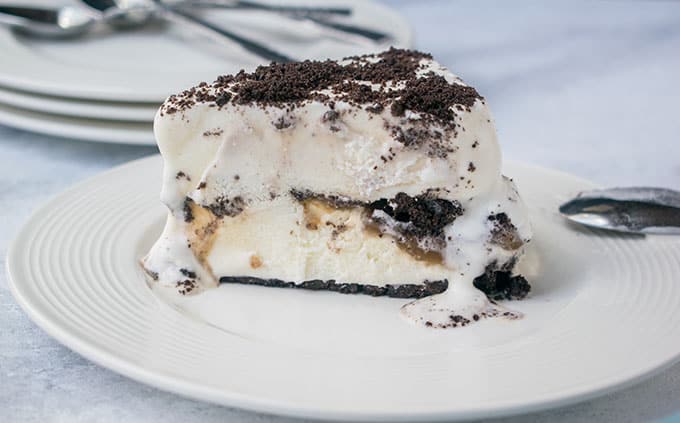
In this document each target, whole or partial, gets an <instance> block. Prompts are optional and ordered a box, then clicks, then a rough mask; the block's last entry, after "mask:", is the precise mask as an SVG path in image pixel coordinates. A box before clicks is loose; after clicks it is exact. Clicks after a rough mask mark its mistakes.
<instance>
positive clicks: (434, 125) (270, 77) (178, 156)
mask: <svg viewBox="0 0 680 423" xmlns="http://www.w3.org/2000/svg"><path fill="white" fill-rule="evenodd" d="M155 134H156V138H157V141H158V146H159V148H160V151H161V154H162V156H163V159H164V171H163V188H162V192H161V199H162V201H163V203H165V205H167V207H168V210H169V212H168V217H167V223H166V226H165V230H164V231H163V234H162V235H161V237H160V239H159V240H158V241H157V242H156V244H155V245H154V246H153V248H152V249H151V251H150V252H149V254H148V255H147V256H146V257H145V258H144V260H143V266H144V268H145V269H146V271H147V273H148V274H149V275H151V277H152V278H153V279H154V280H156V281H157V282H158V283H160V284H164V285H171V286H174V287H176V288H177V289H178V291H179V292H180V293H182V294H189V293H192V294H193V293H195V292H198V291H200V290H202V289H205V288H210V287H215V286H217V284H218V283H245V284H257V285H263V286H272V287H296V288H308V289H314V290H330V291H336V292H340V293H357V294H368V295H374V296H381V295H386V296H391V297H401V298H420V299H419V300H417V301H414V302H411V303H409V304H407V305H405V306H404V307H403V308H402V313H403V314H404V315H405V316H407V317H408V318H410V319H412V320H413V321H415V322H418V323H420V324H423V325H426V326H432V327H450V326H460V325H465V324H467V323H469V322H470V321H474V320H478V319H479V318H481V317H485V316H495V315H506V316H514V314H512V313H510V312H507V311H505V312H504V311H503V310H502V309H501V308H500V307H499V306H497V305H495V303H494V302H493V301H490V299H489V298H491V300H494V299H500V298H521V297H523V296H525V295H526V294H527V292H528V291H529V285H528V283H527V282H526V280H525V279H524V278H523V277H521V276H519V275H517V274H516V272H515V269H516V265H517V262H518V260H519V258H520V257H521V256H522V254H523V251H524V247H525V244H526V243H527V242H528V241H529V239H530V236H531V233H530V227H529V223H528V220H527V212H526V209H525V207H524V205H523V203H522V201H521V199H520V198H519V195H518V193H517V190H516V188H515V185H514V184H513V182H512V181H511V180H509V179H508V178H506V177H504V176H502V175H501V171H500V169H501V154H500V149H499V146H498V142H497V139H496V131H495V128H494V124H493V121H492V118H491V114H490V112H489V109H488V107H487V105H486V103H485V101H484V98H483V97H481V96H480V95H479V94H478V93H477V91H476V90H475V89H474V88H472V87H469V86H467V85H465V84H464V83H463V82H462V81H461V80H460V79H459V78H458V77H456V76H455V75H453V74H452V73H450V72H449V71H448V70H447V69H446V68H444V67H443V66H441V65H439V64H438V63H437V62H435V61H434V60H433V59H432V57H431V56H430V55H428V54H424V53H419V52H415V51H407V50H396V49H391V50H389V51H386V52H384V53H381V54H377V55H367V56H360V57H351V58H347V59H344V60H341V61H323V62H315V61H305V62H300V63H287V64H271V65H269V66H261V67H259V68H257V69H256V70H255V71H254V72H253V73H246V72H243V71H242V72H240V73H238V74H236V75H233V76H231V75H230V76H221V77H219V78H218V79H217V80H216V81H215V82H213V83H212V84H207V83H201V84H199V85H198V86H196V87H194V88H191V89H189V90H186V91H184V92H182V93H180V94H178V95H173V96H171V97H170V98H168V100H167V101H166V102H165V103H164V104H163V106H162V107H161V109H160V110H159V112H158V114H157V116H156V120H155ZM423 297H424V298H423ZM348 301H350V300H349V299H348Z"/></svg>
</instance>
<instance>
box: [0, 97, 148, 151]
mask: <svg viewBox="0 0 680 423" xmlns="http://www.w3.org/2000/svg"><path fill="white" fill-rule="evenodd" d="M0 124H4V125H7V126H12V127H15V128H20V129H25V130H27V131H32V132H38V133H41V134H47V135H52V136H56V137H62V138H71V139H79V140H85V141H95V142H113V143H122V144H139V145H156V141H155V138H154V136H153V125H152V124H151V123H150V122H149V123H140V122H116V121H109V120H101V119H85V118H76V117H68V116H59V115H52V114H47V113H39V112H33V111H30V110H24V109H19V108H16V107H12V106H7V105H3V104H0Z"/></svg>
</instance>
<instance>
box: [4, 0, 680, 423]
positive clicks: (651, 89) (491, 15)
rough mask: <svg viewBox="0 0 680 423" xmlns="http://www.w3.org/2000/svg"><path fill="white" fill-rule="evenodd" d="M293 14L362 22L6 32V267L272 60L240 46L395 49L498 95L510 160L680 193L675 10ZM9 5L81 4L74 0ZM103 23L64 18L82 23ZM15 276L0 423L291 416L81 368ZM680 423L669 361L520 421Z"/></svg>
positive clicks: (648, 4)
mask: <svg viewBox="0 0 680 423" xmlns="http://www.w3.org/2000/svg"><path fill="white" fill-rule="evenodd" d="M5 3H7V2H6V0H5V1H0V4H5ZM300 3H302V4H305V5H312V6H314V7H331V6H343V5H348V4H351V5H352V7H354V8H356V11H357V13H356V14H355V15H354V16H352V17H349V18H348V17H343V16H337V17H335V16H333V17H331V18H329V19H328V21H329V22H330V23H331V24H334V25H335V26H333V25H329V24H328V22H317V21H315V19H316V18H314V17H311V18H310V17H304V16H303V17H301V16H300V15H299V14H298V15H296V16H290V14H288V15H286V16H283V15H282V14H281V13H280V11H279V12H276V13H274V12H271V13H253V11H252V10H241V9H239V10H236V9H233V8H231V9H223V10H210V11H207V12H206V11H205V10H203V9H200V10H199V8H198V7H194V8H190V9H187V10H183V12H182V13H184V12H186V13H187V14H188V15H189V18H186V17H185V19H192V18H195V17H198V18H199V19H205V20H207V21H208V23H209V24H210V23H212V24H214V25H219V26H220V27H221V28H223V29H226V31H227V32H228V34H227V35H226V36H227V37H229V36H230V35H231V36H232V38H231V39H230V40H227V41H226V42H225V41H224V40H222V41H216V40H215V34H214V33H209V32H205V31H201V30H196V28H195V23H196V22H193V23H192V22H190V23H188V24H187V22H183V23H178V22H175V23H165V24H164V23H162V22H151V23H148V24H146V25H144V26H142V27H139V28H132V29H127V30H120V29H118V28H116V27H115V26H108V27H99V26H97V27H92V28H90V27H88V28H87V30H86V32H87V33H85V34H84V35H80V34H75V35H74V34H71V35H72V36H73V38H71V39H67V40H55V39H54V38H53V37H51V38H49V37H48V38H47V39H35V38H32V37H28V36H25V35H20V34H17V32H16V30H10V29H8V27H7V26H8V25H14V26H16V25H18V24H17V21H14V22H9V23H8V21H7V20H5V25H4V26H3V25H1V24H0V204H1V205H2V207H0V222H2V224H1V225H0V257H1V258H0V260H3V261H4V257H5V254H6V250H7V246H8V243H9V242H10V240H11V239H12V238H13V236H14V235H15V233H16V231H17V229H18V227H20V225H21V224H22V223H23V222H24V221H25V220H26V218H27V216H28V214H29V213H30V211H31V210H33V209H35V208H36V207H38V206H39V205H40V204H41V203H43V202H44V201H45V200H46V199H48V198H49V197H51V196H53V195H55V194H57V193H58V192H60V191H62V190H63V189H65V188H67V187H68V186H70V185H72V184H73V183H75V182H77V181H79V180H82V179H83V178H86V177H88V176H91V175H94V174H96V173H98V172H100V171H102V170H105V169H108V168H110V167H112V166H115V165H117V164H120V163H123V162H126V161H129V160H133V159H137V158H140V157H144V156H148V155H151V154H156V153H157V150H156V147H155V146H154V141H153V134H152V131H151V122H152V119H153V116H154V113H155V110H156V108H157V107H158V105H159V104H160V102H161V101H162V100H163V98H165V97H166V96H167V95H170V94H172V93H173V92H176V91H178V90H180V89H182V88H186V87H188V86H191V85H194V84H195V83H196V82H199V81H201V80H207V81H212V80H213V79H214V78H215V77H216V76H217V75H219V74H224V73H231V72H234V71H237V70H238V69H240V68H242V67H246V68H253V67H254V66H256V65H257V64H258V63H264V62H267V61H268V60H266V59H265V58H263V57H261V56H258V55H254V54H252V46H250V49H251V53H247V52H245V51H244V47H243V42H242V41H243V40H241V41H240V44H241V45H240V46H239V45H238V44H239V42H236V41H235V39H234V37H233V36H234V35H236V36H240V37H245V38H247V40H249V41H253V42H255V43H256V44H257V45H259V46H264V47H266V48H267V49H268V50H271V51H270V53H272V52H273V53H279V54H284V55H286V56H288V57H291V58H297V59H303V58H309V57H318V58H321V57H325V56H329V55H330V56H332V57H342V56H347V55H350V54H355V53H360V52H369V51H377V50H382V49H384V48H385V47H386V46H388V45H391V44H394V45H399V46H403V47H413V48H416V49H418V50H422V51H425V52H429V53H432V54H433V56H434V58H435V59H436V60H438V61H439V62H441V63H442V64H444V65H446V66H447V67H449V69H450V70H452V71H453V72H454V73H456V74H458V75H460V76H461V77H462V78H463V79H464V80H465V81H466V82H467V83H468V84H470V85H473V86H475V87H476V88H477V90H478V91H479V92H480V93H481V94H482V95H483V96H485V97H486V98H487V100H488V104H489V105H490V107H491V109H492V111H493V113H494V116H495V119H496V125H497V129H498V134H499V140H500V143H501V148H502V150H503V152H504V156H505V158H506V159H508V160H515V161H522V162H529V163H533V164H536V165H540V166H545V167H551V168H555V169H559V170H563V171H566V172H569V173H573V174H575V175H578V176H581V177H583V178H586V179H590V180H592V181H594V182H596V183H598V184H601V185H604V186H626V185H650V186H662V187H668V188H674V189H680V139H678V138H679V137H680V107H679V106H678V104H679V103H680V77H678V75H680V2H675V1H587V2H586V1H576V2H573V1H570V2H567V1H563V2H550V3H546V2H538V1H521V2H512V3H510V2H506V1H501V0H498V1H484V2H473V1H443V0H442V1H436V0H427V1H407V0H392V1H387V0H385V1H381V2H377V3H373V2H366V1H344V2H343V1H342V0H337V1H335V0H334V1H333V2H324V1H321V0H319V1H314V2H311V1H307V2H299V3H296V4H300ZM13 4H14V5H21V6H43V7H49V8H51V9H55V10H56V9H58V8H59V7H61V6H68V5H71V6H80V7H81V8H82V6H81V5H79V3H78V2H76V1H66V0H64V1H61V0H51V1H42V2H41V1H39V0H31V1H27V0H25V1H14V2H13ZM286 4H287V5H288V3H286ZM291 4H292V3H291ZM310 7H311V6H310ZM286 13H287V12H286ZM284 14H285V13H284ZM97 16H99V15H97V14H96V13H94V12H92V11H90V14H89V15H86V16H83V15H78V14H73V13H72V14H71V15H68V17H67V18H64V19H67V21H69V22H70V23H71V24H72V25H74V24H79V25H80V24H82V25H85V26H87V25H89V23H88V22H89V21H88V19H94V18H92V17H95V18H96V17H97ZM42 18H44V19H52V18H54V17H53V16H52V17H50V16H42ZM180 18H181V17H180ZM0 22H2V20H1V19H0ZM192 25H194V26H192ZM78 30H80V29H78ZM362 30H369V31H364V32H361V31H362ZM229 34H230V35H229ZM222 35H223V36H225V34H222ZM380 35H385V36H386V37H385V38H384V39H379V38H380V37H379V36H380ZM376 39H378V40H377V41H376ZM131 189H133V187H131ZM3 265H4V263H3ZM4 278H5V275H4V273H3V274H2V275H0V280H2V283H0V321H2V322H3V323H2V324H1V327H2V330H1V332H2V335H0V357H2V359H1V360H0V381H1V382H0V385H2V386H0V421H36V422H37V421H40V422H43V421H109V420H111V421H119V420H122V419H126V418H131V419H133V421H155V420H160V419H162V420H163V421H165V422H175V421H176V422H180V421H187V419H189V418H192V417H193V418H199V420H200V421H205V422H211V421H223V420H224V419H229V420H230V421H244V422H245V421H248V422H251V421H252V422H254V421H258V422H259V421H272V422H274V421H276V422H278V421H288V420H285V419H277V418H270V417H264V416H258V415H255V414H251V413H245V412H239V411H233V410H227V409H223V408H220V407H214V406H210V405H205V404H201V403H195V402H193V401H190V400H184V399H180V398H178V397H176V396H173V395H170V394H166V393H162V392H160V391H157V390H155V389H153V388H149V387H146V386H143V385H140V384H137V383H135V382H132V381H129V380H127V379H124V378H123V377H121V376H118V375H116V374H114V373H112V372H109V371H108V370H104V369H102V368H99V367H98V366H95V365H93V364H91V363H89V362H87V361H86V360H84V359H82V358H81V357H80V356H78V355H76V354H75V353H72V352H70V351H69V350H67V349H66V348H64V347H61V346H60V345H59V344H57V343H56V341H53V340H52V339H51V338H49V337H48V336H47V335H46V334H44V333H43V332H42V331H40V330H39V329H38V328H37V327H35V326H34V325H33V324H32V323H31V322H30V321H29V320H28V318H27V317H26V316H25V315H24V314H23V313H22V312H21V311H20V309H19V307H18V306H17V305H16V304H15V303H14V301H13V299H12V298H11V295H10V293H9V291H8V289H7V286H6V283H5V281H4ZM93 380H96V381H97V383H94V384H93V383H91V381H93ZM86 381H87V383H86ZM3 415H5V416H11V417H12V418H11V419H9V420H7V419H3V418H2V416H3ZM674 415H675V417H673V416H674ZM678 416H680V366H678V365H676V366H675V367H672V368H671V369H668V370H666V371H665V372H664V373H662V374H660V375H658V376H656V377H654V378H653V379H651V380H648V381H645V382H643V383H642V384H639V385H636V386H634V387H632V388H628V389H626V390H624V391H622V392H619V393H615V394H612V395H609V396H607V397H604V398H600V399H597V400H593V401H590V402H586V403H583V404H579V405H576V406H571V407H567V408H562V409H558V410H553V411H550V412H543V413H539V414H533V415H528V416H522V417H520V418H516V419H513V421H546V422H547V421H551V422H554V421H565V422H566V421H583V422H585V421H611V422H614V421H616V422H626V421H631V422H633V421H661V419H665V420H664V421H668V422H670V421H680V420H676V419H678Z"/></svg>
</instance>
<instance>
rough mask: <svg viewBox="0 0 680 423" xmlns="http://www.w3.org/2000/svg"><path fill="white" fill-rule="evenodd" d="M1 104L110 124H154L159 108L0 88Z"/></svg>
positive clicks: (141, 104) (151, 105)
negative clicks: (107, 121)
mask: <svg viewBox="0 0 680 423" xmlns="http://www.w3.org/2000/svg"><path fill="white" fill-rule="evenodd" d="M0 104H5V105H8V106H13V107H18V108H22V109H26V110H31V111H34V112H40V113H50V114H56V115H61V116H72V117H77V118H89V119H102V120H110V121H128V122H145V123H149V122H153V119H154V116H155V115H156V111H157V110H158V107H159V106H160V103H159V104H145V103H123V102H112V101H110V102H106V101H92V100H78V99H73V98H64V97H53V96H44V95H40V94H32V93H27V92H23V91H16V90H12V89H8V88H2V87H0Z"/></svg>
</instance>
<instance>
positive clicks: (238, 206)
mask: <svg viewBox="0 0 680 423" xmlns="http://www.w3.org/2000/svg"><path fill="white" fill-rule="evenodd" d="M206 208H207V209H208V210H210V211H211V212H212V213H213V214H214V215H215V216H217V217H224V216H229V217H234V216H236V215H238V214H240V213H241V212H242V211H243V210H244V209H245V208H246V201H245V200H244V199H243V197H241V196H239V195H237V196H236V197H233V198H227V197H217V198H216V199H215V202H214V203H212V204H210V205H208V206H206Z"/></svg>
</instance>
